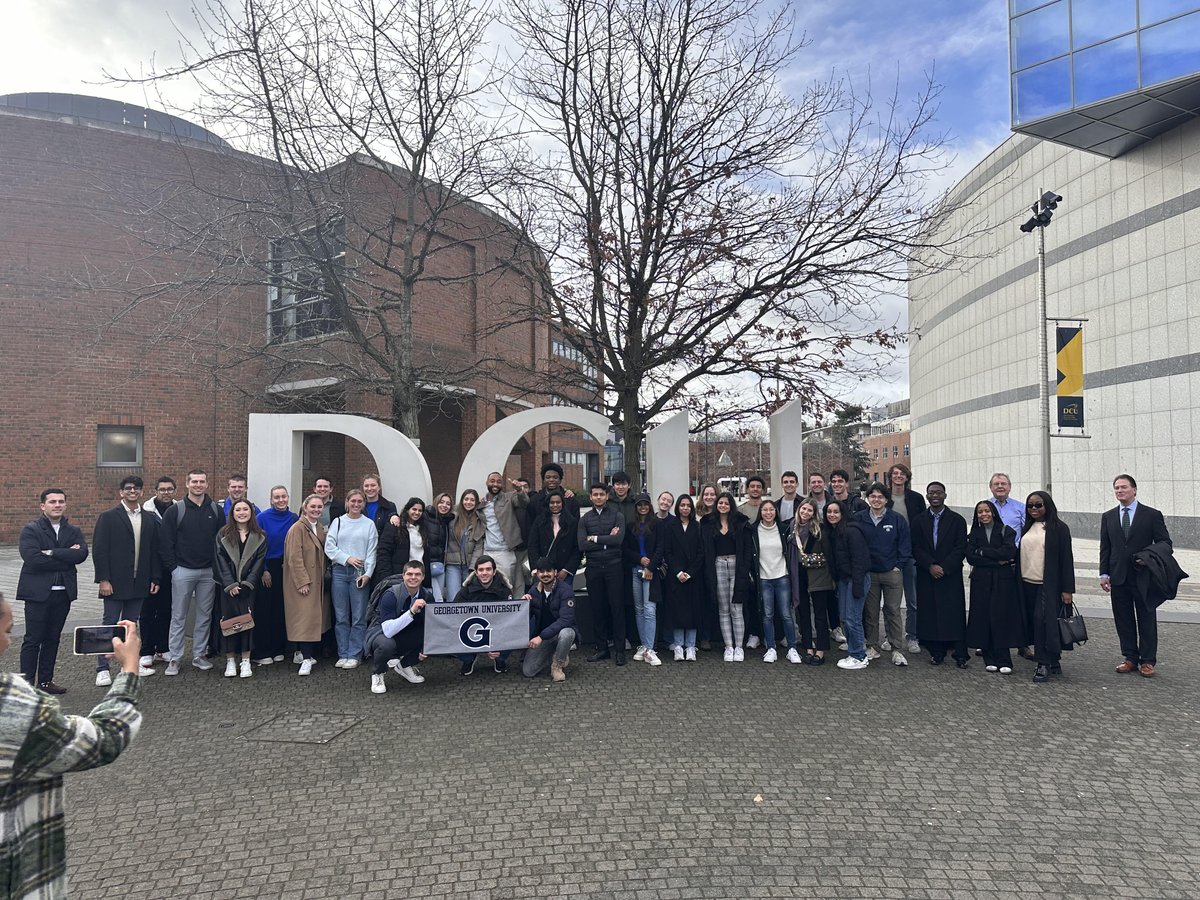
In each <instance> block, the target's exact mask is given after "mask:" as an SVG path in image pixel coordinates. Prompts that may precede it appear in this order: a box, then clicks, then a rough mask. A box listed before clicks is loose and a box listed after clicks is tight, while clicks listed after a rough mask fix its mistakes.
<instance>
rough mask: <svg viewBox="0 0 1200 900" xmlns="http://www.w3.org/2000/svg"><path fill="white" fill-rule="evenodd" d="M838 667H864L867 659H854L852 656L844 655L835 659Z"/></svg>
mask: <svg viewBox="0 0 1200 900" xmlns="http://www.w3.org/2000/svg"><path fill="white" fill-rule="evenodd" d="M837 665H838V668H839V669H865V668H866V667H867V661H866V660H865V659H855V658H854V657H853V656H845V657H842V658H841V659H839V660H838V661H837Z"/></svg>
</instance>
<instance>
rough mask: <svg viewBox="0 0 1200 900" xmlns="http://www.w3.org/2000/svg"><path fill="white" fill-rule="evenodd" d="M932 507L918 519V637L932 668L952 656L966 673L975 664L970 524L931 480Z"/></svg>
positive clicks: (915, 536) (915, 555)
mask: <svg viewBox="0 0 1200 900" xmlns="http://www.w3.org/2000/svg"><path fill="white" fill-rule="evenodd" d="M925 499H926V500H928V501H929V506H928V508H926V510H925V512H923V513H919V514H918V515H917V516H915V517H914V518H913V521H912V554H913V559H914V560H915V561H916V570H917V597H918V600H917V624H916V631H917V636H918V638H919V640H920V642H921V643H922V644H924V645H925V646H926V648H927V649H928V650H929V662H930V664H931V665H935V666H940V665H941V664H942V662H943V661H945V659H946V652H947V651H949V652H950V653H952V654H953V656H954V662H955V664H956V665H957V666H958V667H959V668H960V669H965V668H967V666H968V665H969V662H968V660H969V659H970V656H969V655H968V653H967V596H966V591H965V589H964V587H963V577H962V570H963V563H964V562H965V561H966V558H967V521H966V519H964V518H963V517H962V516H960V515H959V514H958V513H956V512H955V511H954V510H952V509H949V508H948V507H947V506H946V486H945V485H944V484H942V483H941V482H940V481H931V482H929V485H928V486H927V487H926V488H925Z"/></svg>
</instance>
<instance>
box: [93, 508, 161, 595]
mask: <svg viewBox="0 0 1200 900" xmlns="http://www.w3.org/2000/svg"><path fill="white" fill-rule="evenodd" d="M138 519H139V522H138V527H139V528H140V529H141V532H142V533H141V539H140V540H139V542H138V565H137V571H136V572H135V571H134V569H133V523H132V522H130V521H129V513H127V512H126V511H125V505H124V504H120V505H118V506H116V507H114V508H112V509H109V510H106V511H105V512H102V513H100V515H99V517H97V519H96V528H95V530H94V531H93V532H92V564H93V565H94V566H95V567H96V584H99V583H100V582H101V581H107V582H108V583H109V584H111V585H112V589H113V592H112V596H111V597H110V598H108V599H110V600H145V599H146V598H147V597H149V596H150V584H151V583H154V584H161V583H162V561H161V560H160V558H159V555H158V529H159V522H158V518H157V517H156V516H155V515H153V514H152V513H148V512H145V511H144V510H143V511H142V513H141V515H139V516H138Z"/></svg>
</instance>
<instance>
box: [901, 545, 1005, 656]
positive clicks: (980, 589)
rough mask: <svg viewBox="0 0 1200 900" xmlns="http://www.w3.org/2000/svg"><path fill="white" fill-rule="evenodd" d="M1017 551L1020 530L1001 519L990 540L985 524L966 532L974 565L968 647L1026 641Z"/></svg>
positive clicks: (997, 647)
mask: <svg viewBox="0 0 1200 900" xmlns="http://www.w3.org/2000/svg"><path fill="white" fill-rule="evenodd" d="M1016 555H1017V533H1016V532H1015V531H1013V530H1012V528H1010V527H1009V526H1007V525H1005V524H1004V523H1002V522H1000V521H997V522H996V524H994V525H993V526H992V537H991V540H989V539H988V536H987V532H986V531H984V529H983V526H976V527H975V528H973V529H971V533H970V534H969V535H967V562H968V563H970V565H971V611H970V614H969V615H968V616H967V646H968V647H980V648H982V649H984V650H1002V649H1005V648H1011V647H1021V646H1023V645H1024V638H1023V634H1024V629H1023V626H1022V624H1021V615H1022V613H1021V596H1020V587H1019V586H1018V584H1017V573H1016V568H1015V566H1014V565H1013V560H1014V559H1015V558H1016ZM918 608H919V607H918Z"/></svg>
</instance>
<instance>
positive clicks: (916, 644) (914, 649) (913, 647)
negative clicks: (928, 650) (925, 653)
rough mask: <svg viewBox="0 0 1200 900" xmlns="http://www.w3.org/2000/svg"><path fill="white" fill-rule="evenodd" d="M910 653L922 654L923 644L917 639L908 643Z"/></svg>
mask: <svg viewBox="0 0 1200 900" xmlns="http://www.w3.org/2000/svg"><path fill="white" fill-rule="evenodd" d="M908 652H909V653H920V652H921V642H920V641H918V640H916V639H915V638H914V639H913V640H911V641H909V642H908Z"/></svg>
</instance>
